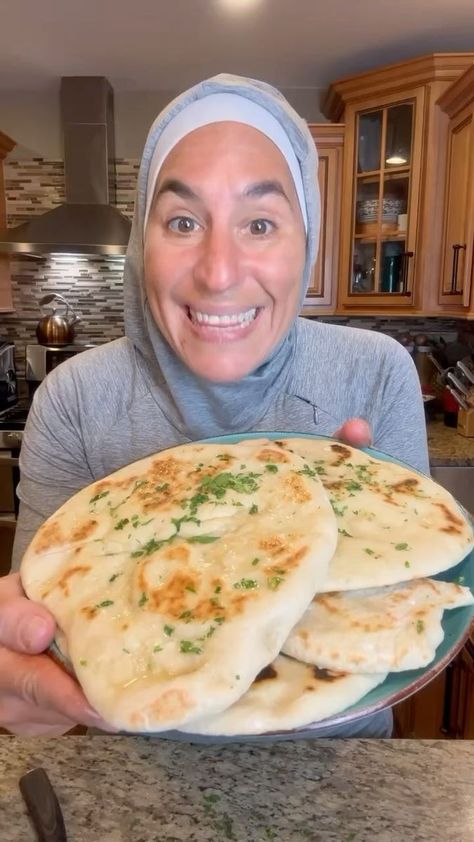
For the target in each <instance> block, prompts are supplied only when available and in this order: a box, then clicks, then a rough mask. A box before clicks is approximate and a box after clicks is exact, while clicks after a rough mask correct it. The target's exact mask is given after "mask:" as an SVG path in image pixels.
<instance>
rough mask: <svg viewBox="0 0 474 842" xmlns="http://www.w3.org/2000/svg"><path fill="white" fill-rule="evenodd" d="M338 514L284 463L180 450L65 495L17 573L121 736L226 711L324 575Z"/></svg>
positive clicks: (215, 448) (251, 453) (260, 452)
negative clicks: (50, 619)
mask: <svg viewBox="0 0 474 842" xmlns="http://www.w3.org/2000/svg"><path fill="white" fill-rule="evenodd" d="M336 543H337V521H336V518H335V516H334V512H333V510H332V508H331V505H330V503H329V501H328V499H327V495H326V493H325V492H324V489H323V487H322V485H321V483H319V482H315V481H314V479H313V478H312V477H308V476H307V475H306V473H305V470H304V463H303V461H302V460H301V459H300V457H299V456H297V455H295V454H292V453H290V452H289V451H286V450H284V449H282V448H278V447H275V446H274V445H273V444H272V443H271V442H269V441H266V440H253V441H245V442H241V443H239V444H237V445H223V444H220V445H211V444H188V445H183V446H181V447H177V448H173V449H171V450H168V451H163V452H162V453H160V454H158V455H154V456H151V457H149V458H147V459H143V460H140V461H139V462H136V463H134V464H132V465H129V466H127V467H126V468H123V469H121V470H119V471H117V472H116V473H114V474H112V475H111V476H110V477H107V478H105V479H103V480H100V481H99V482H96V483H94V484H92V485H91V486H89V487H88V488H86V489H83V490H82V491H80V492H79V493H78V494H76V495H74V497H72V498H71V499H70V500H69V501H68V502H67V503H65V504H64V505H63V506H62V507H61V509H59V510H58V512H56V514H55V515H53V516H52V517H51V518H49V520H48V521H46V523H45V524H43V526H42V527H41V529H40V530H39V531H38V533H37V535H36V536H35V538H34V539H33V541H32V543H31V545H30V547H29V548H28V550H27V552H26V554H25V556H24V558H23V561H22V564H21V579H22V583H23V587H24V589H25V591H26V593H27V595H28V596H29V597H30V598H31V599H35V600H37V601H39V602H42V603H43V604H44V605H45V606H46V607H47V608H48V609H49V610H50V611H51V613H52V614H53V615H54V617H55V618H56V620H57V623H58V625H59V627H60V629H61V630H62V633H63V634H64V636H65V639H66V641H67V647H68V651H69V656H70V658H71V661H72V664H73V668H74V671H75V673H76V675H77V677H78V679H79V681H80V683H81V685H82V687H83V688H84V691H85V694H86V696H87V698H88V699H89V701H90V703H91V704H92V705H93V706H94V707H95V708H96V709H97V710H98V712H99V713H100V714H101V716H102V717H103V718H104V719H105V720H106V721H108V722H109V723H110V724H111V725H114V726H115V727H117V728H120V729H125V730H127V731H137V732H138V731H155V732H157V731H160V730H168V729H170V728H176V727H179V726H181V725H183V724H184V723H186V722H188V721H190V720H191V719H196V718H199V717H201V716H206V715H209V714H213V713H217V712H219V711H221V710H223V709H224V708H226V707H228V706H229V705H231V704H233V702H235V701H236V700H237V699H238V698H239V697H240V696H241V695H242V694H243V693H244V692H245V691H246V690H247V689H248V687H249V686H250V684H251V683H252V681H253V680H254V678H255V677H256V675H257V674H258V673H259V672H260V670H261V669H262V668H263V667H264V666H265V665H266V664H268V663H269V662H271V661H272V660H273V658H275V657H276V655H277V654H278V653H279V651H280V648H281V646H282V644H283V643H284V641H285V639H286V638H287V636H288V634H289V632H290V630H291V628H292V627H293V626H294V625H295V623H296V622H297V620H299V618H300V617H301V615H302V614H303V612H304V611H305V609H306V608H307V607H308V605H309V603H310V601H311V599H312V597H313V596H314V594H315V593H316V591H317V589H318V587H319V586H320V584H321V582H322V581H323V580H324V578H325V577H326V573H327V566H328V563H329V560H330V558H331V556H332V554H333V552H334V550H335V547H336Z"/></svg>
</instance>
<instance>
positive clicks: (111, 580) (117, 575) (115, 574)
mask: <svg viewBox="0 0 474 842" xmlns="http://www.w3.org/2000/svg"><path fill="white" fill-rule="evenodd" d="M121 575H122V574H121V573H114V574H113V575H112V576H111V577H110V579H109V582H115V580H116V579H118V577H119V576H121Z"/></svg>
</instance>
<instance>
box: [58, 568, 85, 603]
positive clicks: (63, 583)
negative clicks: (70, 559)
mask: <svg viewBox="0 0 474 842" xmlns="http://www.w3.org/2000/svg"><path fill="white" fill-rule="evenodd" d="M90 569H91V568H90V566H89V565H87V564H76V566H75V567H71V569H70V570H66V572H65V573H63V575H62V576H61V578H60V579H59V581H58V587H59V588H61V590H62V592H63V593H64V596H69V579H70V578H71V577H72V576H76V575H77V574H78V573H81V574H82V575H85V574H86V573H88V572H89V570H90Z"/></svg>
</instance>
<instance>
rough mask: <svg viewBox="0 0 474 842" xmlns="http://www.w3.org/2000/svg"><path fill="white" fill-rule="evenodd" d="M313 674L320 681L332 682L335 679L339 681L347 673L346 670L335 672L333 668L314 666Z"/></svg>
mask: <svg viewBox="0 0 474 842" xmlns="http://www.w3.org/2000/svg"><path fill="white" fill-rule="evenodd" d="M313 674H314V677H315V678H317V679H318V681H326V682H327V683H328V684H332V683H333V681H339V679H340V678H344V677H345V675H346V673H344V672H333V671H332V670H326V669H321V667H313Z"/></svg>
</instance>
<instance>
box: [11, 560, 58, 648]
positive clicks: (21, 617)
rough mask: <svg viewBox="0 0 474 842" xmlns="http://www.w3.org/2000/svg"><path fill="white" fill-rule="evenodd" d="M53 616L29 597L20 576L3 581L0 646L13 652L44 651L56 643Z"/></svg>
mask: <svg viewBox="0 0 474 842" xmlns="http://www.w3.org/2000/svg"><path fill="white" fill-rule="evenodd" d="M55 631H56V623H55V621H54V618H53V616H52V615H51V614H50V613H49V611H47V609H46V608H43V606H42V605H39V604H38V603H36V602H30V600H29V599H27V598H26V596H25V594H24V591H23V588H22V587H21V583H20V577H19V574H18V573H14V574H12V575H10V576H5V577H2V578H1V579H0V645H1V646H5V647H6V648H7V649H11V650H13V651H14V652H24V653H27V654H36V653H38V652H44V650H45V649H47V647H48V646H49V644H50V643H51V641H52V640H53V637H54V634H55Z"/></svg>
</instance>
